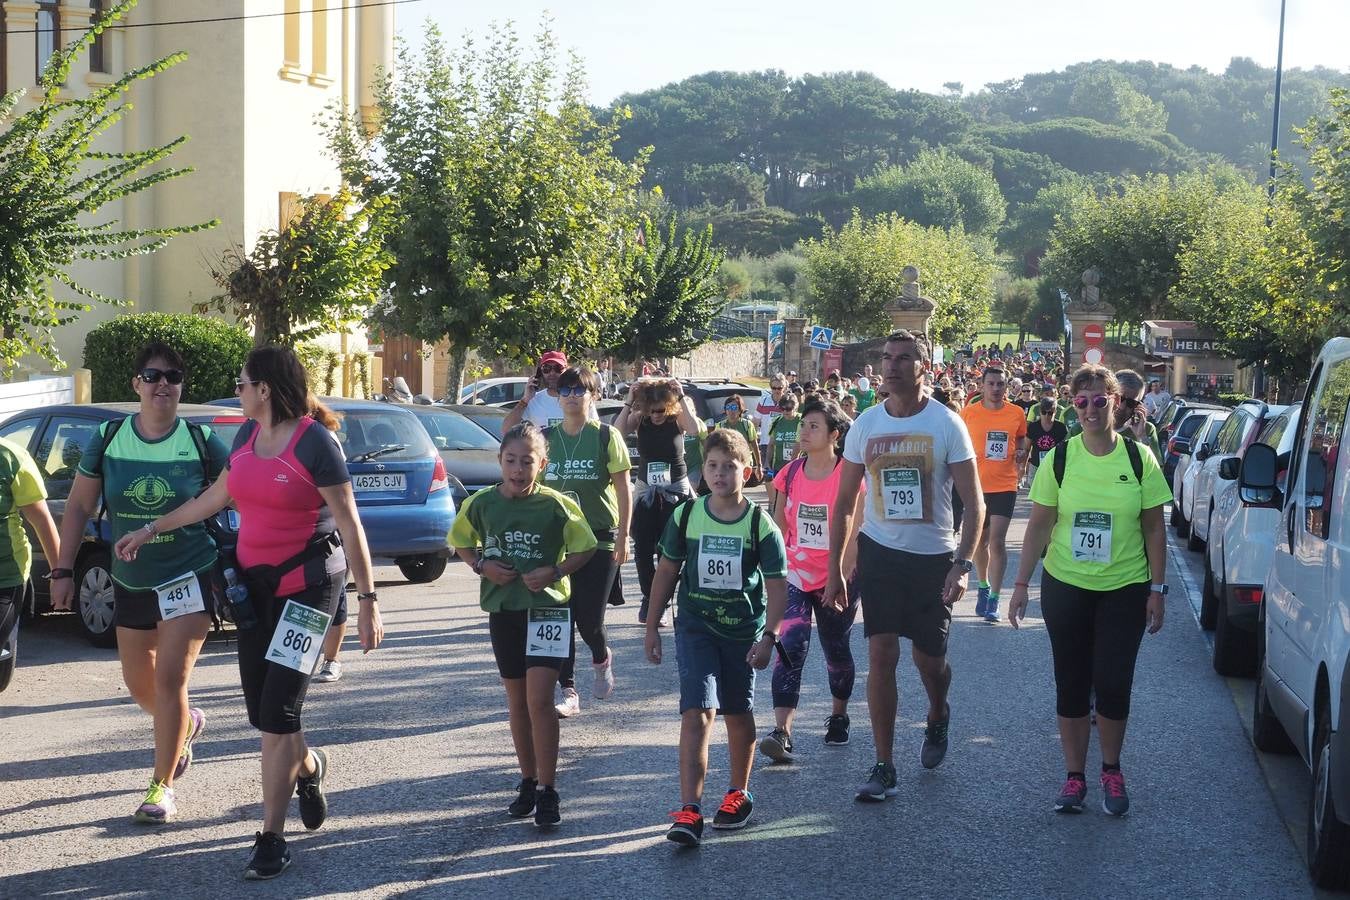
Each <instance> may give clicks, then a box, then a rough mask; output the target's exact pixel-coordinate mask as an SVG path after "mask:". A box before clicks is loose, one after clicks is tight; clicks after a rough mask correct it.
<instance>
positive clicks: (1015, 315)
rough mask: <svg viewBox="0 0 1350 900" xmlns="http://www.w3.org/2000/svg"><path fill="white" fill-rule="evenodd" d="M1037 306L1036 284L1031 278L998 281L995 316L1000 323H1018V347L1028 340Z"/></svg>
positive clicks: (995, 295) (995, 294) (996, 284)
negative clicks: (1032, 316)
mask: <svg viewBox="0 0 1350 900" xmlns="http://www.w3.org/2000/svg"><path fill="white" fill-rule="evenodd" d="M1035 305H1036V282H1035V280H1034V279H1031V278H1007V277H1006V276H1005V277H1004V278H1002V279H996V282H995V288H994V314H995V315H996V316H998V321H1000V322H1016V323H1017V346H1019V347H1020V346H1022V341H1024V340H1026V336H1027V330H1028V327H1029V326H1028V321H1029V319H1030V318H1031V310H1032V309H1033V308H1034V307H1035Z"/></svg>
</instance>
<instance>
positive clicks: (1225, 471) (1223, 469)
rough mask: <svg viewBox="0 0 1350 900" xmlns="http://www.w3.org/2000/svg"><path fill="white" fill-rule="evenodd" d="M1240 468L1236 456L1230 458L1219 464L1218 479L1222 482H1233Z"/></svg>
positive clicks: (1240, 462)
mask: <svg viewBox="0 0 1350 900" xmlns="http://www.w3.org/2000/svg"><path fill="white" fill-rule="evenodd" d="M1241 466H1242V460H1240V459H1238V458H1237V457H1236V456H1230V457H1228V458H1227V459H1225V460H1223V461H1222V462H1220V463H1219V477H1220V478H1222V479H1223V480H1224V481H1233V480H1235V479H1236V478H1237V477H1238V472H1239V471H1240V470H1241Z"/></svg>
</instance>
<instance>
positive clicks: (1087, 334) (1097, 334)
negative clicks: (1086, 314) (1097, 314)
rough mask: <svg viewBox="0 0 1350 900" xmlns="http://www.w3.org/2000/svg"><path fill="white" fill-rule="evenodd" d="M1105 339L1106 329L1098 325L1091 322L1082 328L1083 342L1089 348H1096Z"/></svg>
mask: <svg viewBox="0 0 1350 900" xmlns="http://www.w3.org/2000/svg"><path fill="white" fill-rule="evenodd" d="M1105 339H1106V329H1105V328H1103V327H1102V326H1101V325H1100V324H1099V323H1097V322H1093V323H1092V324H1090V325H1085V326H1084V327H1083V340H1084V342H1086V343H1087V345H1088V346H1089V347H1097V346H1100V345H1101V342H1102V341H1103V340H1105Z"/></svg>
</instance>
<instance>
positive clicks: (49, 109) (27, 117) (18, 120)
mask: <svg viewBox="0 0 1350 900" xmlns="http://www.w3.org/2000/svg"><path fill="white" fill-rule="evenodd" d="M135 5H136V0H123V2H121V3H118V4H117V5H115V6H113V7H112V8H111V9H109V10H108V12H107V13H106V14H105V15H104V16H103V17H102V18H100V19H99V20H98V21H96V22H95V23H94V24H93V25H92V26H91V28H90V29H89V30H88V31H87V32H85V33H84V34H83V35H82V36H81V37H80V38H79V39H77V40H76V41H75V42H73V43H72V44H70V46H68V47H66V48H65V49H63V50H58V51H57V52H56V53H54V54H53V55H52V57H51V60H50V61H49V62H48V64H47V67H46V69H45V70H44V71H43V73H42V77H41V78H40V79H39V80H38V91H39V92H40V93H41V98H40V100H39V101H38V103H37V105H36V106H34V107H33V108H32V109H30V110H28V111H26V112H19V103H20V100H21V99H22V98H23V96H24V94H25V91H24V90H23V89H19V90H14V91H11V92H10V93H9V94H7V95H5V97H4V98H3V100H0V121H7V122H8V126H7V127H6V128H5V129H4V131H3V132H2V133H0V294H3V296H4V297H5V302H4V303H3V304H0V371H3V372H4V373H9V372H11V371H12V370H13V368H14V366H15V365H16V363H17V362H18V361H19V359H20V358H21V357H23V356H26V355H28V354H36V355H38V356H40V357H41V358H42V359H44V360H46V361H48V362H49V363H51V364H52V365H60V364H61V363H62V361H61V358H60V355H59V354H58V353H57V351H56V347H55V345H54V344H53V342H52V333H53V331H54V330H55V329H56V328H58V327H60V326H62V325H66V324H68V323H70V322H72V321H74V320H75V319H76V318H78V314H79V313H81V312H87V311H89V310H90V309H92V303H103V304H108V305H112V306H124V305H126V303H127V301H125V300H120V299H116V298H113V297H106V296H104V295H102V294H100V293H98V292H97V291H94V290H93V289H91V288H89V287H86V286H84V285H82V284H80V283H79V282H77V281H76V280H75V278H74V277H73V276H72V275H71V273H70V268H71V266H72V265H73V264H74V263H75V262H76V261H77V260H103V261H108V260H119V259H126V258H128V257H131V256H139V255H144V254H147V253H153V252H154V251H156V250H159V249H160V248H162V247H164V246H165V245H166V244H167V243H168V242H169V240H170V239H171V238H174V237H177V236H179V235H182V234H187V233H190V232H194V231H201V230H204V229H207V228H211V227H213V226H214V225H215V224H217V223H216V222H215V221H211V222H203V223H201V224H199V225H188V226H177V227H175V226H159V227H152V228H127V227H125V226H123V225H122V223H120V222H119V221H118V220H117V219H115V218H111V217H110V216H109V215H108V207H109V204H112V203H114V202H116V201H118V200H122V199H124V198H128V197H132V196H134V195H137V194H141V193H142V192H144V191H147V190H149V189H151V188H153V187H154V186H155V185H157V184H161V183H163V182H165V181H169V180H171V179H174V178H177V177H179V176H182V175H186V174H187V173H189V172H191V171H192V170H191V169H190V168H173V167H171V166H168V165H166V162H167V160H168V159H169V158H170V157H171V156H172V155H173V153H174V151H176V150H177V149H178V148H179V147H181V146H182V145H183V144H184V143H185V142H186V141H187V138H186V137H180V138H176V139H174V140H172V141H169V142H168V143H166V144H162V145H160V146H157V147H151V148H149V149H146V150H127V151H113V152H108V151H101V150H94V149H93V145H94V144H95V143H96V142H97V141H98V139H99V137H100V136H101V135H103V134H105V133H107V132H108V131H109V130H110V129H112V128H114V127H115V126H116V125H117V124H118V123H119V122H120V121H121V119H122V116H123V115H124V114H125V113H126V111H127V110H128V109H130V107H131V104H130V102H129V101H127V100H126V98H125V96H124V95H125V94H126V93H127V92H128V91H129V90H130V89H131V88H132V86H134V85H135V84H137V83H138V82H142V81H146V80H148V79H150V78H153V77H155V76H156V75H158V74H160V73H161V72H164V71H165V70H167V69H170V68H172V67H173V66H175V65H177V64H178V63H180V62H182V61H183V60H184V59H186V58H187V55H186V54H184V53H174V54H170V55H169V56H166V57H164V58H162V59H159V60H155V61H154V62H151V63H149V64H147V65H144V66H140V67H137V68H133V69H129V70H128V71H127V72H126V73H125V74H124V75H122V76H121V77H120V78H118V79H117V80H116V81H115V82H114V83H113V84H110V85H108V86H106V87H100V88H96V89H94V90H92V91H91V92H90V93H89V95H88V96H87V97H85V98H76V97H72V96H70V95H69V93H67V92H65V91H64V85H65V84H66V82H67V81H68V80H69V77H70V74H71V66H72V65H73V64H74V62H75V61H76V60H77V59H79V58H80V57H81V56H82V55H83V54H84V53H85V52H86V51H87V50H88V49H89V46H90V45H91V44H92V43H93V41H94V39H95V37H97V36H98V35H99V34H101V33H102V32H103V31H104V29H105V28H106V27H107V26H108V25H109V24H111V23H113V22H116V21H118V20H120V19H122V18H123V17H124V16H125V15H126V13H127V11H128V10H130V9H131V8H132V7H133V6H135ZM53 282H57V283H60V284H62V285H64V286H65V287H66V288H67V289H69V290H70V291H71V292H73V293H74V294H76V295H77V296H79V297H82V298H84V300H75V301H71V300H58V299H57V298H56V297H55V296H54V295H53V293H52V284H53ZM85 301H90V302H85Z"/></svg>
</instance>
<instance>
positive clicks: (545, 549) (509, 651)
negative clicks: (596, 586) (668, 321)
mask: <svg viewBox="0 0 1350 900" xmlns="http://www.w3.org/2000/svg"><path fill="white" fill-rule="evenodd" d="M546 448H547V444H546V443H545V441H544V434H543V432H541V431H540V430H539V428H538V426H536V425H534V424H533V423H530V422H522V423H521V424H519V425H517V426H515V427H514V428H512V429H511V430H510V431H508V432H507V433H506V435H505V436H504V437H503V438H502V443H501V448H500V449H499V450H498V451H497V458H498V460H499V461H500V462H501V466H502V481H501V484H498V485H495V486H493V487H490V488H483V490H481V491H479V492H477V493H476V494H474V495H473V496H472V497H470V498H469V499H468V500H465V501H464V505H463V506H461V507H460V509H459V514H458V515H457V516H456V517H455V522H454V524H453V525H452V526H451V527H450V535H449V542H450V545H451V546H452V547H454V548H455V552H456V553H458V554H459V557H460V559H462V560H464V561H465V562H466V563H468V564H469V565H470V567H472V568H473V571H474V574H476V575H478V576H479V577H481V578H482V579H483V581H482V585H481V587H480V590H479V605H480V606H482V608H483V609H484V610H485V611H487V613H488V633H489V634H490V635H491V637H492V654H493V656H494V657H496V659H497V671H498V672H499V673H500V674H501V678H502V684H503V685H505V687H506V708H507V715H508V718H509V720H510V723H511V737H512V740H513V741H514V743H515V745H516V759H517V760H518V761H519V763H520V775H521V781H520V784H519V785H517V790H518V792H519V793H518V796H517V797H516V799H515V801H513V802H512V803H511V805H510V806H509V807H508V808H507V813H508V814H509V815H511V816H513V817H515V818H518V819H523V818H524V817H526V816H528V815H530V813H534V824H535V825H538V826H539V827H541V828H546V827H551V826H553V825H557V824H558V822H560V821H561V820H562V817H561V814H560V813H559V810H558V792H557V791H556V790H555V789H554V786H553V781H554V775H555V774H556V772H557V767H558V714H557V711H556V710H555V709H554V707H553V685H554V684H555V683H556V682H557V680H558V671H559V670H560V669H561V668H562V663H563V660H564V659H566V658H567V655H568V648H569V644H570V641H571V636H572V621H571V611H570V609H569V608H568V605H567V601H568V598H569V596H570V594H571V585H570V582H569V581H568V576H569V575H571V574H572V573H573V572H575V571H576V570H577V569H580V568H581V567H582V566H584V565H585V564H586V561H587V560H589V559H590V558H591V554H593V553H594V552H595V547H596V540H595V534H594V533H593V532H592V531H591V527H590V525H588V524H586V519H585V517H584V516H583V515H582V512H581V507H579V506H578V505H577V504H576V503H575V502H573V501H572V499H571V498H569V497H566V496H564V495H562V494H560V493H558V492H557V491H555V490H553V489H552V488H548V487H544V486H543V485H541V484H538V483H537V481H538V479H539V473H540V472H542V471H543V470H544V467H545V466H546V465H547V463H548V459H547V449H546ZM480 548H481V551H480Z"/></svg>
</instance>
